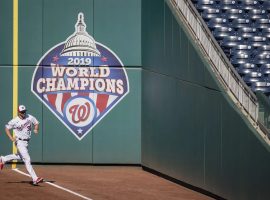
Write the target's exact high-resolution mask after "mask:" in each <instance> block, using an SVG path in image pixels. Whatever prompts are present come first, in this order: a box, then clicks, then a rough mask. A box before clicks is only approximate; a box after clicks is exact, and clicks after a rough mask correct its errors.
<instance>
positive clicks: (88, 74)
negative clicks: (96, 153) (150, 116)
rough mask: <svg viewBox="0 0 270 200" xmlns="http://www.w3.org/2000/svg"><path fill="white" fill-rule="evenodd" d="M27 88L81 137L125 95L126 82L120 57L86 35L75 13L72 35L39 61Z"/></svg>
mask: <svg viewBox="0 0 270 200" xmlns="http://www.w3.org/2000/svg"><path fill="white" fill-rule="evenodd" d="M31 90H32V92H33V93H34V94H35V95H36V96H37V97H38V98H39V99H40V100H41V101H42V102H43V104H45V105H46V106H47V107H48V108H49V109H50V111H51V112H52V113H53V114H54V115H55V116H56V117H57V118H58V119H59V120H60V121H61V122H62V123H63V124H64V125H65V126H66V127H67V128H68V129H69V130H70V131H71V132H72V133H73V134H74V135H75V136H76V138H78V139H79V140H81V139H83V137H85V136H86V135H87V133H89V132H90V131H91V130H92V129H93V127H94V126H95V125H96V124H97V123H99V122H100V120H101V119H102V118H103V117H105V116H106V115H107V114H108V113H109V112H110V110H111V109H112V108H113V107H114V106H116V105H117V104H118V103H119V102H120V101H121V100H122V99H123V98H124V97H125V96H126V95H127V94H128V92H129V81H128V76H127V73H126V70H125V68H124V67H123V64H122V62H121V60H120V59H119V58H118V57H117V55H116V54H115V53H114V52H113V51H112V50H110V49H109V48H108V47H106V46H105V45H103V44H101V43H98V42H96V41H95V40H94V38H93V37H92V36H91V35H89V34H88V32H87V30H86V24H85V22H84V15H83V13H79V14H78V20H77V23H76V24H75V32H74V34H72V35H71V36H70V37H68V38H67V40H66V41H65V42H62V43H59V44H57V45H55V46H54V47H53V48H51V49H50V50H49V51H48V52H47V53H45V54H44V55H43V57H42V58H41V59H40V60H39V62H38V64H37V66H36V69H35V71H34V73H33V77H32V84H31Z"/></svg>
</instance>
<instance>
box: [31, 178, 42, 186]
mask: <svg viewBox="0 0 270 200" xmlns="http://www.w3.org/2000/svg"><path fill="white" fill-rule="evenodd" d="M41 182H43V178H41V177H38V178H37V180H36V181H33V185H38V184H39V183H41Z"/></svg>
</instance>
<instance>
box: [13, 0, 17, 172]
mask: <svg viewBox="0 0 270 200" xmlns="http://www.w3.org/2000/svg"><path fill="white" fill-rule="evenodd" d="M17 108H18V0H13V117H15V116H17ZM13 137H14V132H13ZM12 152H13V153H15V154H16V153H17V148H16V146H15V144H14V143H13V146H12ZM12 168H13V169H14V168H16V162H14V163H13V164H12Z"/></svg>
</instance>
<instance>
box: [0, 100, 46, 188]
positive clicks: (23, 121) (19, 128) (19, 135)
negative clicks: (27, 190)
mask: <svg viewBox="0 0 270 200" xmlns="http://www.w3.org/2000/svg"><path fill="white" fill-rule="evenodd" d="M26 111H27V110H26V107H25V106H24V105H20V106H19V107H18V116H17V117H15V118H14V119H12V120H10V121H9V122H8V124H7V125H6V129H5V131H6V134H7V136H8V137H9V139H10V140H11V141H12V142H15V145H16V147H17V149H18V153H17V154H10V155H7V156H1V157H0V169H3V166H4V164H5V163H6V162H9V161H12V160H19V159H20V160H23V162H24V164H25V167H26V169H27V171H28V173H29V174H30V176H31V177H32V180H33V185H38V183H40V182H42V181H43V178H40V177H37V175H36V173H35V171H34V169H33V167H32V165H31V159H30V156H29V153H28V143H29V140H30V138H31V130H32V126H33V125H34V133H35V134H37V133H38V128H39V122H38V121H37V119H36V118H35V117H33V116H32V115H29V114H26ZM11 129H13V130H14V133H15V137H12V135H11V133H10V130H11Z"/></svg>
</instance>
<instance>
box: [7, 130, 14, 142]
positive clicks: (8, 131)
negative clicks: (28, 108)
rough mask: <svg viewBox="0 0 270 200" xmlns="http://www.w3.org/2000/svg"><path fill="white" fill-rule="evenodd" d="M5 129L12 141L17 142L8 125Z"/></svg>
mask: <svg viewBox="0 0 270 200" xmlns="http://www.w3.org/2000/svg"><path fill="white" fill-rule="evenodd" d="M5 131H6V134H7V136H8V137H9V139H10V140H11V141H12V142H15V141H16V139H15V138H13V137H12V135H11V133H10V130H9V129H8V128H7V127H6V129H5Z"/></svg>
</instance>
